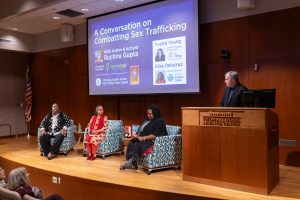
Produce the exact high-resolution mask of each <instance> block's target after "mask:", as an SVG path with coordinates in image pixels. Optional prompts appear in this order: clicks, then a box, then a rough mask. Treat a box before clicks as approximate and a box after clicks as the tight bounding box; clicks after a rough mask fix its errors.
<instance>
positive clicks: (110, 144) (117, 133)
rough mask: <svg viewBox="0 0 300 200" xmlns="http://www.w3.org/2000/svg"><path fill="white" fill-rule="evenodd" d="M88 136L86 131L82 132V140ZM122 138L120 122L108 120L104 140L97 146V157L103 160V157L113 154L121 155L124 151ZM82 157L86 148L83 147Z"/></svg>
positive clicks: (123, 132)
mask: <svg viewBox="0 0 300 200" xmlns="http://www.w3.org/2000/svg"><path fill="white" fill-rule="evenodd" d="M87 134H88V130H87V129H86V130H85V132H84V139H83V141H84V140H85V138H86V135H87ZM124 136H125V130H124V126H123V121H122V120H108V130H107V132H106V134H105V138H104V140H103V141H102V142H101V144H100V145H99V148H98V150H97V156H101V157H102V159H105V156H107V155H112V154H115V153H123V150H124V140H123V139H124ZM83 155H84V156H86V148H85V146H83Z"/></svg>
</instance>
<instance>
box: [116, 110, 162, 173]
mask: <svg viewBox="0 0 300 200" xmlns="http://www.w3.org/2000/svg"><path fill="white" fill-rule="evenodd" d="M164 135H167V129H166V124H165V122H164V121H163V119H162V118H161V116H160V111H159V108H158V106H151V107H150V108H148V109H147V120H146V121H144V122H143V124H142V125H141V126H140V128H139V130H138V131H137V136H136V137H134V138H133V139H132V140H130V142H129V144H128V147H127V152H126V159H127V160H128V161H127V162H126V163H124V164H123V165H121V167H120V170H124V169H137V168H138V166H137V161H138V159H139V157H140V156H142V154H143V153H144V152H145V151H146V150H147V149H148V148H150V147H152V146H153V145H154V140H155V138H156V137H159V136H164Z"/></svg>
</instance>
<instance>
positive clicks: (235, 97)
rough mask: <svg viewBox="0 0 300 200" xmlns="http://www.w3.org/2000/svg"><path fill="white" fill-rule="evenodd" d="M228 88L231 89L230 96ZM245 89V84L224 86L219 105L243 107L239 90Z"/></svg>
mask: <svg viewBox="0 0 300 200" xmlns="http://www.w3.org/2000/svg"><path fill="white" fill-rule="evenodd" d="M230 90H232V95H231V97H230V96H229V94H230ZM242 90H247V88H246V87H245V86H243V85H242V84H240V83H238V84H237V85H236V86H235V87H234V88H230V87H226V88H225V89H224V95H223V98H222V100H221V103H220V106H222V107H243V105H242V102H241V91H242Z"/></svg>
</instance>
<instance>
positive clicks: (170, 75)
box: [167, 74, 174, 82]
mask: <svg viewBox="0 0 300 200" xmlns="http://www.w3.org/2000/svg"><path fill="white" fill-rule="evenodd" d="M167 79H168V81H170V82H171V81H173V79H174V77H173V74H168V77H167Z"/></svg>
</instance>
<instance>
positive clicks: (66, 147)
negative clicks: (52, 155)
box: [38, 125, 76, 156]
mask: <svg viewBox="0 0 300 200" xmlns="http://www.w3.org/2000/svg"><path fill="white" fill-rule="evenodd" d="M75 130H76V125H71V126H69V127H68V129H67V136H66V137H65V138H64V141H63V143H62V144H61V147H60V150H59V153H61V154H64V155H67V153H68V152H69V151H70V150H72V149H73V148H74V146H75V145H76V140H75V136H74V133H75ZM40 134H41V131H40V129H38V146H39V148H40V151H41V156H43V152H42V148H41V145H40V139H39V138H40ZM53 142H54V138H52V139H51V144H53Z"/></svg>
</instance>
